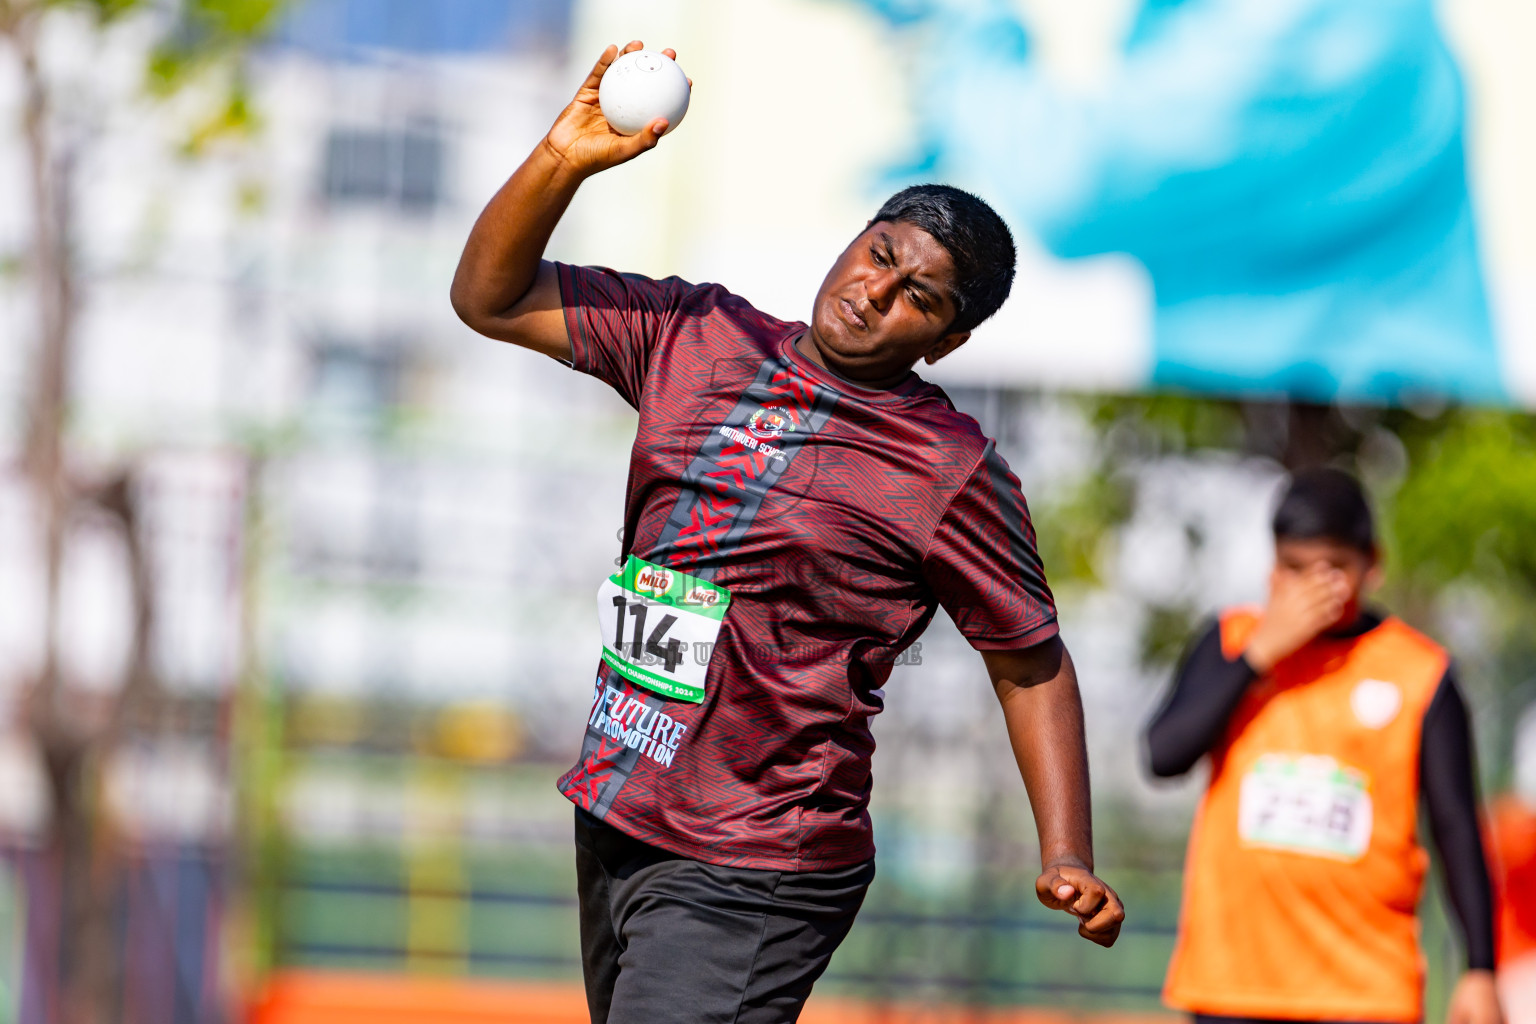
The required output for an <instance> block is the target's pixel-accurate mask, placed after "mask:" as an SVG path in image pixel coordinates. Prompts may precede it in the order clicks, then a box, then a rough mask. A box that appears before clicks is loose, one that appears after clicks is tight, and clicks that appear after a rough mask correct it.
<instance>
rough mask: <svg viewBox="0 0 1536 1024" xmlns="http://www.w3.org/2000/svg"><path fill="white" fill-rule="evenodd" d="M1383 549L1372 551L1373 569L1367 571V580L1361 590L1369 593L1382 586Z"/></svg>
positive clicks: (1377, 548) (1363, 582)
mask: <svg viewBox="0 0 1536 1024" xmlns="http://www.w3.org/2000/svg"><path fill="white" fill-rule="evenodd" d="M1381 576H1382V568H1381V548H1379V547H1376V548H1372V549H1371V567H1370V568H1369V569H1367V570H1365V579H1364V580H1363V581H1362V585H1361V588H1360V589H1361V590H1362V591H1363V592H1366V593H1369V592H1371V591H1374V590H1375V589H1376V588H1377V587H1379V586H1381Z"/></svg>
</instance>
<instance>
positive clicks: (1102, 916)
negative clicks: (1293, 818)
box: [1035, 864, 1501, 1024]
mask: <svg viewBox="0 0 1536 1024" xmlns="http://www.w3.org/2000/svg"><path fill="white" fill-rule="evenodd" d="M1035 895H1036V896H1038V897H1039V898H1040V902H1041V903H1044V904H1045V905H1046V906H1048V907H1050V908H1051V909H1052V910H1065V911H1066V912H1067V913H1069V914H1073V915H1075V916H1076V917H1077V921H1078V924H1077V934H1079V935H1081V936H1082V937H1083V938H1085V939H1087V940H1088V941H1089V942H1097V943H1098V944H1099V945H1101V946H1113V945H1114V944H1115V939H1117V938H1119V937H1120V924H1121V922H1123V921H1124V920H1125V904H1123V903H1121V902H1120V897H1119V896H1117V895H1116V894H1115V890H1113V889H1111V888H1110V887H1109V886H1107V885H1105V884H1104V883H1103V882H1101V881H1100V880H1099V879H1098V878H1097V877H1096V876H1095V875H1094V873H1093V872H1092V871H1089V870H1088V869H1087V868H1085V867H1082V866H1081V865H1078V864H1047V865H1046V866H1045V870H1044V871H1042V872H1041V873H1040V877H1039V878H1037V879H1035ZM1453 1024H1455V1022H1453ZM1462 1024H1501V1022H1499V1021H1483V1020H1476V1021H1466V1022H1462Z"/></svg>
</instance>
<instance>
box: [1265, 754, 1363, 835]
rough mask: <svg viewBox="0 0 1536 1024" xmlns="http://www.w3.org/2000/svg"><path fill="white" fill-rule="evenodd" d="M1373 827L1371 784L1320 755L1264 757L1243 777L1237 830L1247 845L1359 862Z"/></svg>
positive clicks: (1358, 773)
mask: <svg viewBox="0 0 1536 1024" xmlns="http://www.w3.org/2000/svg"><path fill="white" fill-rule="evenodd" d="M1373 824H1374V819H1373V814H1372V807H1371V794H1370V779H1369V777H1367V776H1366V774H1365V773H1364V772H1362V771H1359V770H1358V769H1355V768H1351V767H1349V766H1348V765H1344V764H1340V763H1339V762H1338V761H1336V760H1334V759H1333V758H1331V757H1327V756H1325V755H1321V754H1265V755H1263V756H1262V757H1260V758H1259V759H1258V760H1257V761H1255V762H1254V763H1253V766H1252V767H1251V768H1249V769H1248V771H1247V773H1246V774H1245V775H1244V776H1243V782H1242V789H1241V791H1240V792H1239V795H1238V810H1237V830H1238V835H1239V837H1240V838H1241V839H1242V841H1243V845H1245V846H1264V847H1270V848H1272V849H1277V850H1288V851H1291V852H1294V853H1303V854H1310V855H1312V856H1314V857H1333V858H1338V859H1341V860H1359V859H1360V858H1361V857H1363V856H1365V851H1366V850H1367V849H1368V848H1369V847H1370V845H1371V828H1372V825H1373Z"/></svg>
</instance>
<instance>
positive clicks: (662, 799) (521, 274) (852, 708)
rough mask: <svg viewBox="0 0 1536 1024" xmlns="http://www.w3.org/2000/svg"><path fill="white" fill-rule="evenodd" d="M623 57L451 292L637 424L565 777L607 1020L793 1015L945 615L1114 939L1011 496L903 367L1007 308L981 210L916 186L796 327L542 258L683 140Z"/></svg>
mask: <svg viewBox="0 0 1536 1024" xmlns="http://www.w3.org/2000/svg"><path fill="white" fill-rule="evenodd" d="M639 47H640V44H639V43H638V42H634V43H630V44H629V45H628V46H627V47H625V52H627V51H629V50H633V49H638V48H639ZM664 52H667V53H668V54H669V55H671V54H670V51H664ZM618 53H619V51H618V49H617V48H615V47H609V48H608V49H607V50H606V51H605V52H604V53H603V56H602V57H601V59H599V60H598V62H597V65H596V66H595V67H594V68H593V69H592V73H591V74H590V75H589V76H588V78H587V80H586V82H585V83H584V84H583V85H582V87H581V89H580V91H579V92H578V93H577V94H576V98H575V100H573V101H572V103H571V104H570V105H569V106H568V107H567V108H566V109H565V111H564V112H563V113H562V114H561V115H560V117H559V118H558V119H557V120H556V121H555V124H554V126H553V127H552V128H551V129H550V131H549V134H548V136H547V137H546V138H545V139H544V140H543V141H542V142H541V143H539V145H538V147H537V148H535V150H534V152H533V153H532V155H530V156H529V157H528V159H527V160H526V161H524V163H523V165H522V166H521V167H519V168H518V169H517V171H516V173H514V174H513V175H512V177H511V178H510V179H509V180H508V181H507V183H506V184H505V185H504V186H502V188H501V190H500V191H499V192H498V193H497V194H496V196H495V198H493V199H492V200H491V202H490V204H489V205H488V206H487V207H486V209H485V211H484V212H483V213H482V214H481V215H480V219H479V221H478V222H477V223H476V224H475V227H474V230H473V231H472V233H471V234H470V237H469V241H468V242H467V244H466V245H465V247H464V255H463V258H462V259H461V261H460V263H459V268H458V272H457V274H456V275H455V278H454V283H453V292H452V298H453V305H454V309H455V310H457V311H458V313H459V315H460V316H461V317H462V318H463V319H464V321H465V322H466V323H467V324H469V325H470V326H471V327H473V328H474V329H475V330H477V331H479V332H480V333H482V334H486V335H489V336H490V337H493V338H499V339H502V340H505V341H510V342H513V343H514V344H518V345H522V346H524V347H527V348H530V349H533V350H534V351H536V352H542V353H544V354H545V355H548V356H553V357H554V358H556V359H559V360H561V361H563V362H566V363H568V364H570V365H571V366H573V367H574V368H575V369H578V370H581V371H583V372H585V373H590V374H592V375H594V376H596V377H598V378H600V379H602V380H603V381H605V382H606V383H608V384H609V385H611V386H612V387H613V388H614V389H615V390H616V391H618V393H619V394H620V395H621V396H623V397H624V399H625V400H626V401H628V402H629V403H630V404H631V405H633V406H634V407H635V408H636V409H637V410H638V411H639V413H640V425H639V430H638V433H637V435H636V438H635V445H634V452H633V457H632V460H631V463H630V477H629V492H628V498H627V500H626V507H625V515H624V522H625V530H624V538H625V540H624V551H623V556H624V558H625V559H626V563H625V564H624V566H623V568H622V569H621V570H620V571H619V572H617V573H615V574H614V575H613V577H611V578H610V579H608V580H607V581H605V582H604V581H596V580H594V581H593V582H594V584H598V583H599V582H601V583H602V586H601V589H600V591H599V595H598V619H599V626H600V629H601V636H602V650H601V652H600V653H601V662H600V667H599V669H598V674H597V683H596V688H595V691H594V695H593V703H592V708H591V712H590V714H589V717H588V719H587V726H586V738H585V741H584V743H583V745H582V750H581V755H580V759H579V760H578V762H577V764H576V766H575V767H574V768H572V769H571V770H570V771H569V772H568V773H567V774H566V775H565V776H564V777H563V778H562V779H561V780H560V789H561V791H562V792H564V793H565V794H566V795H567V796H568V797H569V798H570V799H571V800H572V801H573V802H574V803H575V804H576V807H577V811H576V844H577V855H576V856H577V869H578V884H579V888H580V904H581V943H582V957H583V966H584V973H585V976H586V985H587V999H588V1003H589V1006H590V1009H591V1014H592V1019H593V1021H597V1022H601V1021H609V1022H614V1024H617V1022H627V1021H688V1022H690V1024H693V1022H700V1021H743V1022H758V1021H762V1022H767V1021H791V1020H794V1019H795V1018H796V1017H797V1016H798V1015H799V1012H800V1009H801V1006H802V1005H803V1004H804V1002H805V999H806V997H807V995H809V993H810V990H811V985H812V983H813V982H814V981H815V980H816V978H817V977H818V976H819V975H820V974H821V972H822V971H823V970H824V969H825V967H826V964H827V961H828V959H829V958H830V957H831V955H832V952H833V950H834V949H835V948H836V947H837V945H838V943H839V942H841V941H842V939H843V937H844V936H845V935H846V934H847V932H848V929H849V927H850V926H851V925H852V923H853V918H854V915H855V913H856V912H857V911H858V908H859V905H860V903H861V901H862V900H863V897H864V892H865V889H866V888H867V886H868V885H869V882H870V880H871V878H872V877H873V875H874V865H873V856H874V846H873V844H872V842H871V838H870V822H869V814H868V811H867V806H868V802H869V791H870V755H871V752H872V751H873V749H874V741H873V739H872V738H871V736H870V731H869V720H870V718H871V717H873V716H874V715H875V714H876V713H877V712H879V711H880V709H881V706H882V691H881V686H882V684H883V683H884V682H885V681H886V678H887V677H888V676H889V674H890V671H891V667H892V664H893V662H894V660H895V658H896V656H897V655H898V654H899V653H900V652H901V651H902V650H904V649H905V648H906V647H907V646H908V645H909V644H911V643H912V641H914V640H915V639H917V637H918V636H920V635H921V634H922V632H923V630H924V628H925V627H926V626H927V625H928V622H929V620H930V619H932V617H933V615H934V613H935V611H936V610H937V608H938V606H939V605H943V606H944V607H945V609H946V610H947V611H948V612H949V614H950V615H951V616H952V617H953V618H954V620H955V622H956V624H957V625H958V626H959V628H960V631H961V632H962V633H963V634H964V635H965V636H966V637H967V638H968V639H969V640H970V642H971V644H972V645H973V646H974V647H976V648H977V649H978V650H979V651H980V652H981V655H982V658H983V660H984V661H985V663H986V667H987V671H988V673H989V674H990V676H991V679H992V684H993V686H994V688H995V690H996V692H997V696H998V698H999V700H1000V702H1001V704H1002V709H1003V716H1004V719H1005V721H1006V724H1007V728H1008V733H1009V737H1010V740H1011V741H1012V745H1013V750H1014V754H1015V757H1016V758H1017V761H1018V765H1019V769H1020V771H1021V772H1022V774H1023V776H1024V781H1025V784H1026V788H1027V789H1028V792H1029V797H1030V801H1031V805H1032V808H1033V810H1034V815H1035V821H1036V825H1037V827H1038V830H1039V835H1040V847H1041V860H1042V871H1041V874H1040V876H1039V878H1038V880H1037V882H1036V890H1037V893H1038V895H1039V898H1040V900H1041V902H1043V903H1045V904H1046V905H1047V906H1050V907H1054V908H1059V909H1062V910H1065V911H1068V912H1070V913H1072V914H1075V915H1076V916H1077V917H1078V918H1079V927H1078V930H1079V932H1080V933H1081V934H1082V935H1083V936H1084V937H1086V938H1089V939H1092V940H1093V941H1095V942H1097V943H1099V944H1101V945H1106V946H1107V945H1110V944H1111V943H1112V942H1114V940H1115V937H1116V935H1117V934H1118V933H1119V929H1120V922H1121V920H1122V919H1123V917H1124V910H1123V908H1122V907H1121V904H1120V900H1119V898H1118V897H1117V896H1116V895H1115V893H1114V892H1113V891H1112V890H1111V889H1110V888H1109V887H1108V886H1106V885H1105V884H1104V883H1103V882H1101V881H1099V879H1097V878H1096V877H1094V875H1093V852H1092V838H1091V830H1090V824H1089V793H1088V769H1087V760H1086V756H1085V753H1084V744H1083V726H1082V706H1081V703H1080V701H1079V698H1078V692H1077V682H1076V677H1075V675H1074V673H1073V668H1072V661H1071V658H1070V657H1068V655H1067V652H1066V649H1065V648H1064V647H1063V646H1062V644H1061V641H1060V640H1059V639H1058V637H1057V627H1056V614H1055V609H1054V606H1053V604H1052V599H1051V593H1050V590H1049V589H1048V588H1047V586H1046V582H1045V577H1044V573H1043V571H1042V568H1041V565H1040V560H1039V557H1038V556H1037V554H1036V552H1035V543H1034V533H1033V530H1032V528H1031V526H1030V522H1029V516H1028V511H1027V509H1026V507H1025V504H1024V498H1023V496H1022V494H1020V492H1019V486H1018V481H1017V480H1016V479H1015V478H1014V477H1013V475H1012V474H1011V473H1010V472H1009V470H1008V467H1007V466H1006V465H1005V464H1004V462H1003V460H1002V458H1001V457H1000V456H999V455H998V454H997V452H996V450H995V449H994V447H993V444H992V442H991V441H989V440H988V439H987V438H985V437H983V436H982V434H981V433H980V431H979V429H978V427H977V425H976V423H975V421H974V420H972V419H970V418H969V417H966V416H963V415H961V414H960V413H957V412H956V411H955V409H954V408H953V406H952V405H951V404H950V403H949V401H948V399H947V398H945V396H944V394H943V392H941V391H940V390H939V389H938V388H936V387H933V386H932V385H930V384H927V383H925V382H923V381H922V380H921V379H920V378H918V377H917V376H916V375H915V374H914V373H913V372H912V366H913V364H914V363H916V362H917V361H918V360H926V361H928V362H930V363H931V362H933V361H935V360H937V359H939V358H941V357H943V356H944V355H946V354H948V353H949V352H952V351H954V350H955V349H956V348H957V347H959V346H960V345H961V344H962V343H964V342H965V340H966V339H967V337H969V334H970V331H971V329H972V328H973V327H974V326H975V325H976V324H978V323H980V322H981V321H982V320H985V319H986V318H987V317H988V316H990V315H991V314H992V313H993V312H994V311H995V310H996V309H997V308H998V306H1000V305H1001V304H1002V302H1003V299H1004V298H1005V297H1006V296H1007V294H1008V289H1009V287H1010V285H1011V283H1012V279H1013V263H1014V249H1013V241H1012V238H1011V237H1010V235H1009V234H1008V229H1007V228H1006V227H1005V226H1004V225H1003V223H1002V221H1001V220H1000V219H998V217H997V215H996V214H995V213H993V212H992V210H991V209H990V208H989V207H988V206H987V205H986V204H985V203H983V202H981V201H980V200H979V199H976V198H975V197H974V196H970V195H968V194H966V193H964V192H960V191H959V190H956V189H950V188H946V187H943V186H922V187H918V188H914V189H908V190H906V191H904V192H902V193H900V194H898V195H897V196H895V197H893V198H892V199H891V200H890V201H888V202H887V203H886V204H885V206H884V207H882V209H881V210H880V212H879V213H877V214H876V215H875V218H874V219H873V220H872V221H871V222H870V223H869V225H868V227H867V228H866V230H865V231H864V232H863V233H861V234H860V235H859V236H858V237H857V238H855V239H854V240H853V242H852V243H851V244H850V245H849V246H848V248H847V249H846V250H845V251H844V252H843V254H842V255H841V256H839V257H838V259H837V261H836V263H834V264H833V266H832V269H831V270H830V271H828V273H827V276H826V279H825V280H824V281H823V282H822V285H821V288H820V290H819V291H818V293H817V294H816V296H815V298H814V302H813V304H812V307H811V317H810V320H811V322H810V324H809V325H807V324H804V323H797V322H792V321H785V320H778V319H775V318H774V317H772V316H769V315H767V314H766V313H763V312H760V311H759V310H756V309H754V308H753V307H752V306H750V305H748V304H747V302H746V301H744V300H743V299H741V298H740V297H738V296H736V295H733V294H731V293H730V292H728V291H726V290H725V289H724V288H722V287H720V286H719V285H692V284H688V283H687V282H684V281H681V280H678V279H677V278H667V279H666V280H663V281H653V280H649V279H647V278H642V277H638V276H634V275H629V274H618V273H614V272H613V271H609V270H600V269H594V268H586V267H574V266H566V265H562V264H553V263H548V262H543V261H542V260H541V256H542V253H543V251H544V247H545V245H546V243H547V242H548V240H549V236H550V232H551V231H552V230H553V229H554V227H555V224H556V222H557V221H558V220H559V218H560V216H561V214H562V212H563V211H564V210H565V208H566V205H567V204H568V203H569V202H570V199H571V197H572V195H573V194H574V193H575V191H576V188H577V186H578V185H580V183H581V182H582V180H583V179H584V178H586V177H587V176H588V175H591V174H594V173H596V172H598V171H601V170H604V169H606V168H609V167H612V166H614V165H616V164H619V163H622V162H624V161H625V160H628V159H631V158H633V157H635V156H637V155H639V154H640V153H641V152H643V151H644V150H647V149H650V148H651V147H653V146H655V145H656V143H657V141H658V139H659V138H660V135H661V132H662V131H663V130H664V129H665V127H666V122H664V121H659V120H658V121H656V122H653V123H652V124H651V125H650V126H649V127H648V128H647V129H646V130H645V131H643V132H642V133H640V134H639V135H637V136H634V137H629V138H627V137H625V136H622V135H618V134H616V133H614V132H613V131H612V130H610V129H609V127H608V125H607V123H606V122H605V121H604V120H603V117H602V114H601V113H600V111H599V109H598V105H597V91H598V83H599V82H600V80H601V79H602V76H603V73H604V72H605V70H606V69H607V68H608V66H609V65H610V63H611V62H612V61H613V60H614V58H615V57H616V56H617V55H618ZM796 159H797V160H799V161H801V164H802V166H804V165H805V162H806V161H807V160H808V159H813V157H808V156H807V155H804V154H802V155H800V156H799V157H797V158H796ZM764 230H768V229H767V228H766V227H765V228H764ZM593 653H594V654H595V655H596V654H598V653H599V652H598V651H594V652H593Z"/></svg>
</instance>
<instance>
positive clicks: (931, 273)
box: [800, 221, 971, 387]
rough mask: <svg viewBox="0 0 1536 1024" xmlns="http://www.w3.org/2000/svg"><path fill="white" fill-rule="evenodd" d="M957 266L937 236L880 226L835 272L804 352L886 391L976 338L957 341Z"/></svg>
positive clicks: (825, 285)
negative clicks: (922, 365)
mask: <svg viewBox="0 0 1536 1024" xmlns="http://www.w3.org/2000/svg"><path fill="white" fill-rule="evenodd" d="M954 283H955V263H954V260H953V259H951V258H950V255H949V252H948V251H947V250H946V249H945V248H944V247H943V246H942V245H940V244H939V243H938V242H936V241H934V238H933V236H932V235H930V234H928V232H926V231H924V230H922V229H921V228H919V227H915V226H914V225H911V224H904V223H903V224H892V223H889V222H887V221H876V222H875V223H873V224H870V226H869V227H867V228H865V229H864V233H863V234H861V235H859V237H858V238H855V239H854V240H853V243H852V244H851V245H849V246H848V248H846V249H844V250H843V254H842V255H841V256H839V257H838V258H837V262H836V263H834V264H832V269H831V270H829V271H828V272H827V276H826V279H825V280H823V281H822V282H821V289H820V290H819V291H817V293H816V307H815V309H814V310H813V312H812V314H811V329H810V330H809V331H807V332H806V334H805V336H804V337H803V338H802V339H801V340H800V350H801V352H802V353H804V354H805V355H806V356H807V357H809V358H811V359H813V360H815V361H816V362H818V363H820V364H821V365H823V366H825V367H827V368H828V369H829V370H832V371H833V372H835V373H838V374H841V375H842V376H844V377H847V378H848V379H849V380H854V381H858V382H859V383H861V384H868V385H870V386H872V387H881V386H884V385H888V384H894V383H896V382H897V381H899V380H900V379H901V378H902V376H904V375H905V374H906V372H907V371H908V370H910V369H911V368H912V364H913V363H916V362H917V361H918V360H920V359H921V360H925V361H927V362H929V363H932V362H935V361H936V360H938V359H942V358H943V357H944V356H946V355H948V354H949V353H951V352H953V351H954V350H955V349H957V348H959V347H960V346H961V345H962V344H963V343H964V342H965V340H966V339H967V338H969V337H970V336H971V333H970V332H969V331H962V332H960V333H952V332H951V331H950V330H949V326H950V324H952V323H954V320H955V313H956V309H955V301H954V298H953V293H954Z"/></svg>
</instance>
